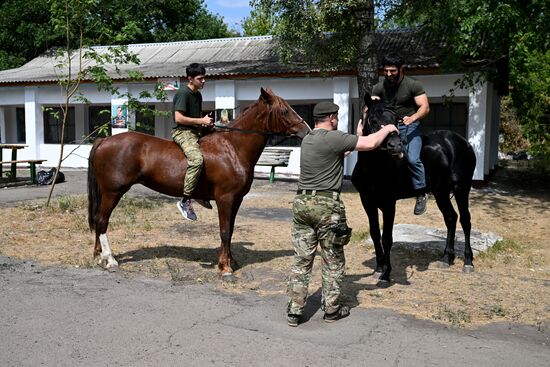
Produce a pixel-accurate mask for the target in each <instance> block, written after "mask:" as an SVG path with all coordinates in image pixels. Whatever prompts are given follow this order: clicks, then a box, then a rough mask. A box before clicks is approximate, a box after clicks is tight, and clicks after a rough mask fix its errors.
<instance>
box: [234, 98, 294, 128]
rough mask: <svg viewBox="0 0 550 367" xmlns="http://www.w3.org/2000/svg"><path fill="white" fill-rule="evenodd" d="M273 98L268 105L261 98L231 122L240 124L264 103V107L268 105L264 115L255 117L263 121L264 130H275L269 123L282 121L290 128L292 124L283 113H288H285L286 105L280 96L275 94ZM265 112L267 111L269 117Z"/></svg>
mask: <svg viewBox="0 0 550 367" xmlns="http://www.w3.org/2000/svg"><path fill="white" fill-rule="evenodd" d="M271 98H272V99H271V103H267V102H266V101H264V100H263V99H262V98H261V97H260V98H258V100H257V101H255V102H254V103H253V104H251V105H249V106H247V107H245V108H244V109H243V111H242V113H241V114H240V116H239V117H237V118H236V119H234V120H233V121H231V122H234V123H238V121H239V119H245V118H246V117H248V114H249V113H251V111H255V110H258V109H259V108H258V107H259V105H260V103H263V104H264V105H266V110H264V111H262V113H260V114H258V116H255V117H254V118H255V119H257V120H261V121H263V129H264V130H266V131H272V130H273V129H272V128H271V127H270V126H269V121H282V123H283V126H284V128H285V129H286V128H288V127H289V126H290V122H289V121H288V119H287V118H285V116H283V113H286V112H288V110H286V111H285V108H284V104H283V103H282V102H281V101H282V99H281V98H280V97H279V96H276V95H274V94H271ZM281 105H282V106H281ZM265 111H267V115H266V113H265ZM264 115H266V116H264ZM268 117H270V118H268Z"/></svg>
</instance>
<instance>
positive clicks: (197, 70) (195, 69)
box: [185, 62, 206, 78]
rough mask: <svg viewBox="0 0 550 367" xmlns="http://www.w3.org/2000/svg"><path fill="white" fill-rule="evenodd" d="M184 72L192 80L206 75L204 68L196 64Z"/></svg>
mask: <svg viewBox="0 0 550 367" xmlns="http://www.w3.org/2000/svg"><path fill="white" fill-rule="evenodd" d="M185 72H186V74H187V76H190V77H191V78H194V77H196V76H197V75H206V69H205V68H204V66H203V65H201V64H198V63H196V62H194V63H192V64H191V65H189V66H188V67H187V68H185Z"/></svg>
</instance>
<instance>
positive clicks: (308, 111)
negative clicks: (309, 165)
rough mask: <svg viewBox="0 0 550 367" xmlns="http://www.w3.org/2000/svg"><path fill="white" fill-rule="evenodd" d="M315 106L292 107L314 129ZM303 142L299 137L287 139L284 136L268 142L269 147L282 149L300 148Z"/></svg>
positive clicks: (273, 138)
mask: <svg viewBox="0 0 550 367" xmlns="http://www.w3.org/2000/svg"><path fill="white" fill-rule="evenodd" d="M313 106H315V104H314V103H313V104H305V105H295V106H291V107H292V108H293V109H294V111H296V113H297V114H298V115H300V117H301V118H303V119H304V121H305V122H307V124H308V125H309V127H311V128H312V129H313V126H314V125H313ZM300 144H301V140H300V139H299V138H298V137H292V138H287V137H284V136H272V137H270V138H269V140H268V142H267V146H268V147H272V146H280V147H299V146H300Z"/></svg>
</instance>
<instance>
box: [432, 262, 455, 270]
mask: <svg viewBox="0 0 550 367" xmlns="http://www.w3.org/2000/svg"><path fill="white" fill-rule="evenodd" d="M434 267H435V268H437V269H449V268H450V267H451V265H449V263H446V262H445V261H436V262H435V263H434Z"/></svg>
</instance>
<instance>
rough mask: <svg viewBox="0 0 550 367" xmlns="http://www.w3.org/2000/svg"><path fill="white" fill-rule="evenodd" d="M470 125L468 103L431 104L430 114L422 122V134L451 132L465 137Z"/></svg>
mask: <svg viewBox="0 0 550 367" xmlns="http://www.w3.org/2000/svg"><path fill="white" fill-rule="evenodd" d="M467 125H468V107H467V105H466V103H450V104H448V103H430V113H429V114H428V116H427V117H425V118H424V119H423V120H422V125H421V126H422V132H423V133H424V134H427V133H429V132H432V131H434V130H451V131H454V132H456V133H458V134H460V135H462V136H463V137H465V136H466V132H467V131H466V130H467Z"/></svg>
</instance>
